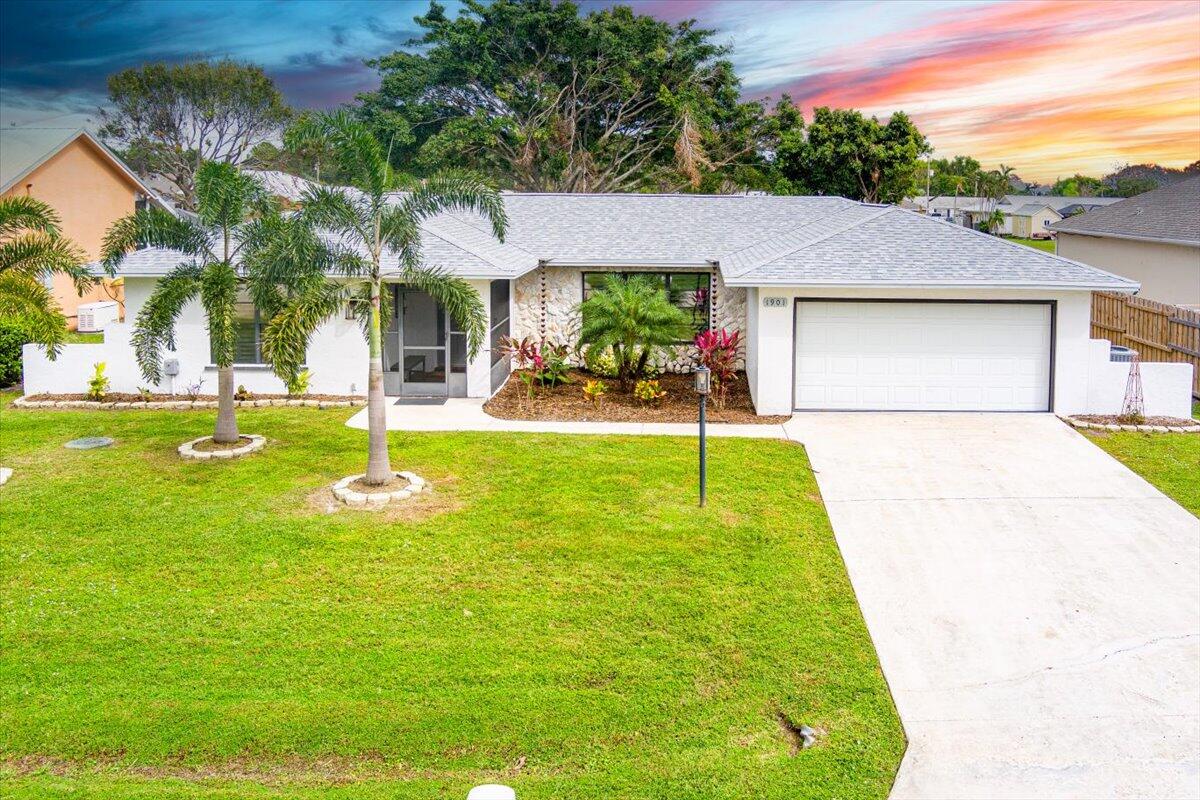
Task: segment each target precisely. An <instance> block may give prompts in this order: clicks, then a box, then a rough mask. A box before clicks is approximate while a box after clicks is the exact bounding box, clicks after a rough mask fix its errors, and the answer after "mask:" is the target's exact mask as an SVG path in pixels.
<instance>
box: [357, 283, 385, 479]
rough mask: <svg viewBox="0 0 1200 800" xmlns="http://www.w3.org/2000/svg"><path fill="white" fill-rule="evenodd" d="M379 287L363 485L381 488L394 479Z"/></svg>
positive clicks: (375, 287)
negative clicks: (389, 441)
mask: <svg viewBox="0 0 1200 800" xmlns="http://www.w3.org/2000/svg"><path fill="white" fill-rule="evenodd" d="M379 294H380V285H379V281H378V280H376V281H374V282H373V283H372V284H371V314H370V317H371V318H370V323H369V328H370V333H369V336H368V343H369V350H370V355H371V366H370V369H369V370H368V372H367V473H366V475H365V476H364V477H363V483H368V484H372V485H375V486H378V485H379V484H383V483H387V482H388V481H389V480H391V479H392V465H391V462H390V461H389V460H388V446H387V406H386V405H385V403H386V401H385V399H384V396H383V334H382V331H381V330H380V325H379Z"/></svg>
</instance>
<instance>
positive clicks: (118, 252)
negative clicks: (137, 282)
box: [100, 207, 212, 275]
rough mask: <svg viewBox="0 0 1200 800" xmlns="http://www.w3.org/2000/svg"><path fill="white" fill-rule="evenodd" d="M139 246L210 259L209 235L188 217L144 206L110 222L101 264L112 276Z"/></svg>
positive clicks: (201, 259)
mask: <svg viewBox="0 0 1200 800" xmlns="http://www.w3.org/2000/svg"><path fill="white" fill-rule="evenodd" d="M139 247H161V248H165V249H167V250H177V251H179V252H180V253H181V254H182V255H184V256H187V257H188V258H190V259H192V260H195V261H207V260H209V259H211V258H212V252H211V248H210V239H209V235H208V234H207V233H206V232H205V230H204V228H203V227H201V226H200V225H199V224H197V223H196V222H193V221H192V220H190V219H185V218H182V217H176V216H174V215H173V214H171V213H170V212H168V211H164V210H163V209H161V208H158V207H152V208H144V209H142V210H140V211H136V212H134V213H133V214H130V215H129V216H127V217H122V218H121V219H119V220H117V221H116V222H114V223H113V224H112V227H110V228H109V229H108V233H106V234H104V244H103V245H102V246H101V249H100V264H101V266H103V267H104V270H105V271H106V272H108V274H109V275H115V274H116V271H117V267H118V266H119V265H120V263H121V261H122V260H123V259H124V258H125V256H126V255H128V254H129V253H130V252H132V251H133V250H136V249H137V248H139Z"/></svg>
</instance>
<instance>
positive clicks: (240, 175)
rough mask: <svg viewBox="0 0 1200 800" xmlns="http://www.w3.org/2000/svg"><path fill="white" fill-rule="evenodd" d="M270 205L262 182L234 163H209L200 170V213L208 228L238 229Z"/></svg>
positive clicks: (198, 187)
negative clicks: (255, 213)
mask: <svg viewBox="0 0 1200 800" xmlns="http://www.w3.org/2000/svg"><path fill="white" fill-rule="evenodd" d="M269 203H270V196H269V195H268V194H267V190H266V189H264V188H263V185H262V184H261V183H259V182H258V179H257V178H255V177H254V176H252V175H249V174H247V173H245V172H242V171H241V170H240V169H238V168H237V167H236V166H235V165H233V164H225V163H222V162H219V161H205V162H204V163H203V164H201V165H200V168H199V169H197V170H196V210H197V212H198V213H199V215H200V220H201V222H203V223H204V224H205V225H209V226H216V227H220V228H226V229H229V228H234V227H236V226H238V225H241V224H242V223H243V222H245V221H246V217H248V216H249V215H250V214H251V213H252V212H256V211H261V210H262V208H263V207H264V206H267V205H268V204H269Z"/></svg>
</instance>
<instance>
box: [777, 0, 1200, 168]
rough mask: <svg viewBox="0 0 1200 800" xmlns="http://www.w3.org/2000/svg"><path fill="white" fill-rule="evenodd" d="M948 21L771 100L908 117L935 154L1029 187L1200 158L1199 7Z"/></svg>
mask: <svg viewBox="0 0 1200 800" xmlns="http://www.w3.org/2000/svg"><path fill="white" fill-rule="evenodd" d="M946 15H948V16H949V18H948V19H944V20H940V21H938V22H935V23H932V24H929V25H925V26H922V27H920V28H918V29H915V30H910V31H900V32H893V33H890V34H888V35H887V36H880V37H877V38H875V39H873V40H870V41H868V42H866V43H863V44H860V45H857V46H855V47H854V48H852V49H849V48H848V49H845V50H843V51H841V52H837V53H834V54H832V55H831V56H829V57H828V58H826V59H823V60H822V61H821V62H820V63H819V64H818V66H819V71H818V72H817V73H816V74H814V75H811V76H809V77H806V78H804V79H802V80H800V81H798V82H795V83H793V84H791V85H789V86H785V87H779V89H780V90H781V91H786V92H789V93H790V94H791V95H792V97H793V99H794V100H795V101H796V102H797V103H798V104H799V105H801V106H802V107H804V108H806V109H807V108H811V107H813V106H818V105H834V106H840V107H858V108H862V109H864V110H865V111H867V112H869V113H873V114H878V115H880V116H886V115H888V114H890V113H891V112H892V111H894V110H898V109H902V110H904V111H906V112H908V113H909V114H910V115H911V116H912V117H913V118H914V119H915V120H916V121H917V123H918V124H919V125H920V126H921V128H922V130H924V131H925V133H926V134H927V135H928V136H929V137H930V140H931V142H932V144H933V145H934V147H935V148H936V150H937V152H938V154H939V155H950V154H957V153H963V154H969V155H973V156H975V157H976V158H978V159H979V160H980V161H981V162H983V163H985V164H996V163H999V162H1003V163H1006V164H1011V165H1015V166H1016V167H1017V171H1018V172H1019V173H1020V174H1021V175H1022V177H1025V178H1026V179H1034V180H1042V181H1048V180H1053V179H1054V178H1055V177H1057V176H1059V175H1067V174H1071V173H1073V172H1076V171H1080V172H1086V173H1091V174H1101V173H1105V172H1108V171H1110V170H1111V169H1112V168H1113V166H1114V165H1116V164H1120V163H1123V162H1131V163H1137V162H1141V161H1155V162H1157V163H1160V164H1164V165H1169V166H1183V165H1185V164H1187V163H1190V162H1192V161H1195V160H1197V159H1200V3H1195V2H1140V3H1109V2H1103V3H1097V2H1063V1H1062V0H1038V2H1018V3H1005V4H1001V5H996V6H986V7H982V8H979V9H967V10H959V11H955V12H946ZM864 54H865V55H864ZM864 62H866V63H864Z"/></svg>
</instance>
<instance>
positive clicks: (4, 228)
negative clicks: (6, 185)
mask: <svg viewBox="0 0 1200 800" xmlns="http://www.w3.org/2000/svg"><path fill="white" fill-rule="evenodd" d="M61 226H62V220H61V219H59V216H58V212H56V211H55V210H54V209H53V208H52V207H51V206H50V204H49V203H46V202H43V201H41V200H38V199H36V198H33V197H29V196H27V195H16V196H13V197H5V198H4V199H2V200H0V238H3V237H7V236H11V235H12V234H14V233H18V232H20V231H39V232H41V233H50V234H57V233H60V232H61Z"/></svg>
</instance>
